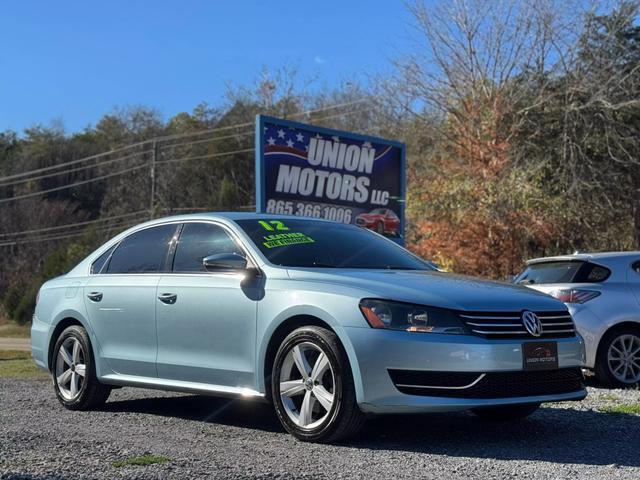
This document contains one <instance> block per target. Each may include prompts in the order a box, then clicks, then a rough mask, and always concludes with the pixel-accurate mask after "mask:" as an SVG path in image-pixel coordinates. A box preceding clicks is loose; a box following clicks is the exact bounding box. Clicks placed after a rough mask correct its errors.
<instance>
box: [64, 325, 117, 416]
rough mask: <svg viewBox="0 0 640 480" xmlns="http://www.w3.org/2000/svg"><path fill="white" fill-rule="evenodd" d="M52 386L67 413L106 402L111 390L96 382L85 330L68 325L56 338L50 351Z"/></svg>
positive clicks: (89, 344) (89, 345)
mask: <svg viewBox="0 0 640 480" xmlns="http://www.w3.org/2000/svg"><path fill="white" fill-rule="evenodd" d="M52 374H53V386H54V388H55V390H56V396H57V397H58V400H59V401H60V403H61V404H62V405H64V407H65V408H68V409H69V410H88V409H90V408H92V407H96V406H98V405H101V404H103V403H104V402H106V401H107V398H108V397H109V393H111V388H110V387H109V386H107V385H103V384H101V383H100V382H98V379H97V376H96V368H95V364H94V361H93V354H92V353H91V343H90V341H89V335H87V331H86V330H85V329H84V328H82V327H80V326H78V325H72V326H70V327H68V328H66V329H65V330H64V331H63V332H62V333H61V334H60V336H59V337H58V340H57V341H56V344H55V347H54V350H53V368H52Z"/></svg>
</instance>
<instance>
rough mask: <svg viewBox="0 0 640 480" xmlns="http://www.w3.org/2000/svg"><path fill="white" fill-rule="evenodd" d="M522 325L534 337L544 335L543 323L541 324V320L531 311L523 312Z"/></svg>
mask: <svg viewBox="0 0 640 480" xmlns="http://www.w3.org/2000/svg"><path fill="white" fill-rule="evenodd" d="M522 324H523V325H524V328H526V329H527V332H529V333H530V334H531V335H533V336H534V337H539V336H540V335H542V322H540V319H539V318H538V316H537V315H536V314H535V313H533V312H531V311H529V310H525V311H524V312H522Z"/></svg>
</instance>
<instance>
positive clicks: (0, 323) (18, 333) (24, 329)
mask: <svg viewBox="0 0 640 480" xmlns="http://www.w3.org/2000/svg"><path fill="white" fill-rule="evenodd" d="M30 331H31V325H29V324H27V325H18V324H17V323H16V322H14V321H13V320H9V319H8V318H5V317H3V316H0V337H5V338H29V335H30Z"/></svg>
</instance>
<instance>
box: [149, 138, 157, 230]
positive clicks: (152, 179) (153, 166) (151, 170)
mask: <svg viewBox="0 0 640 480" xmlns="http://www.w3.org/2000/svg"><path fill="white" fill-rule="evenodd" d="M152 148H153V150H152V151H151V160H150V162H149V180H150V182H151V188H150V195H149V220H153V216H154V212H155V206H154V203H155V199H156V161H157V156H158V142H157V141H156V140H154V141H153V147H152Z"/></svg>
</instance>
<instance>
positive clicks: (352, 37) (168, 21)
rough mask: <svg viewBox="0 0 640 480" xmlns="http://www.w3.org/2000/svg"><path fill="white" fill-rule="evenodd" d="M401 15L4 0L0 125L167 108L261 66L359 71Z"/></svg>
mask: <svg viewBox="0 0 640 480" xmlns="http://www.w3.org/2000/svg"><path fill="white" fill-rule="evenodd" d="M410 24H411V19H410V15H409V14H408V12H407V10H406V8H405V4H404V2H403V1H402V0H366V1H365V0H343V1H338V0H322V1H313V2H310V1H300V0H298V1H289V0H286V1H285V0H270V1H258V0H234V1H231V0H209V1H204V0H200V1H197V0H180V1H178V0H154V1H152V0H138V1H134V0H127V1H123V0H108V1H98V0H84V1H78V0H68V1H58V2H52V1H45V0H3V2H2V7H1V8H0V131H3V130H7V129H11V130H14V131H16V132H21V131H22V130H23V129H24V128H28V127H30V126H33V125H35V124H42V125H45V126H46V125H49V124H50V123H51V122H52V121H62V123H63V125H64V127H65V130H66V131H67V132H68V133H73V132H77V131H80V130H82V129H84V128H86V127H88V126H90V125H95V123H96V122H97V121H98V120H99V119H100V117H101V116H102V115H104V114H105V113H108V112H110V111H112V110H113V109H114V108H115V107H126V106H133V105H146V106H150V107H155V108H157V109H158V110H159V111H160V113H161V114H162V115H163V116H164V117H165V118H169V117H171V116H173V115H175V114H176V113H179V112H183V111H191V110H192V109H193V107H195V106H196V105H197V104H198V103H200V102H202V101H206V102H208V103H209V104H211V105H214V106H215V105H219V104H220V103H221V102H222V101H223V98H224V94H225V92H226V91H227V85H228V84H231V85H235V86H243V85H244V86H250V85H252V84H253V83H254V82H255V81H256V80H257V79H258V78H259V76H260V73H261V72H262V70H263V68H264V67H267V68H269V69H271V70H275V69H277V68H279V67H282V66H284V65H293V66H295V67H297V68H298V70H299V71H300V74H301V76H305V77H306V76H309V77H317V78H318V81H317V84H318V85H327V86H329V87H330V86H334V85H338V84H339V83H340V82H342V81H348V80H352V79H355V80H358V81H364V82H366V79H367V78H368V76H369V75H371V74H383V75H384V74H385V73H387V72H389V71H390V69H391V66H390V60H391V59H393V58H396V57H398V55H399V54H400V52H402V51H404V50H405V48H406V47H407V45H408V43H409V42H410V38H409V33H408V32H409V31H410Z"/></svg>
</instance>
